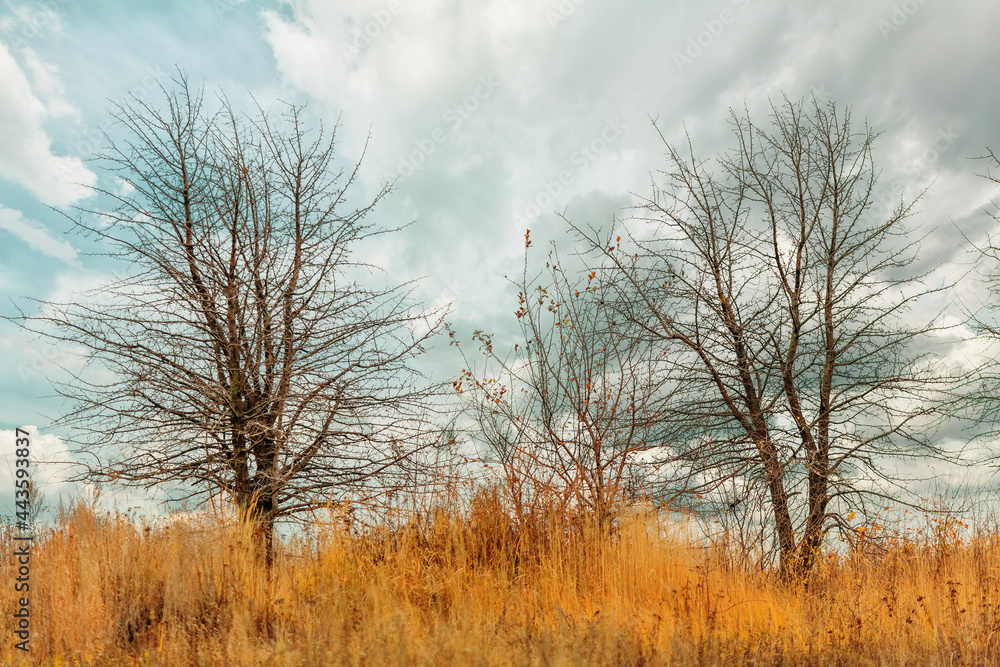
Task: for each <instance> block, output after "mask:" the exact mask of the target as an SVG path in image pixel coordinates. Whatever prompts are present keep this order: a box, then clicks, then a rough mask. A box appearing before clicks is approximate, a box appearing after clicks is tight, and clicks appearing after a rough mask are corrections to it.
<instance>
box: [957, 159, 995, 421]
mask: <svg viewBox="0 0 1000 667" xmlns="http://www.w3.org/2000/svg"><path fill="white" fill-rule="evenodd" d="M979 159H981V160H982V161H983V162H985V163H986V171H985V172H984V173H982V174H979V175H980V176H981V177H982V178H984V179H985V180H987V181H989V182H990V183H993V184H994V185H996V186H998V187H1000V157H998V156H997V154H996V153H995V152H994V151H993V149H990V148H988V149H987V151H986V155H984V156H982V157H981V158H979ZM991 205H992V208H988V209H986V213H987V215H989V216H990V217H991V218H992V219H993V220H994V221H995V222H997V223H998V224H1000V203H998V200H996V199H994V200H992V201H991ZM966 240H967V241H968V240H969V239H968V238H966ZM973 249H974V250H975V252H976V259H977V267H976V269H977V270H976V273H977V274H978V276H979V277H980V278H981V279H983V280H984V281H985V283H986V288H987V294H988V298H987V300H986V303H985V304H982V305H981V307H979V308H977V309H976V310H975V312H972V311H971V309H969V308H968V306H967V305H966V310H967V316H968V318H969V322H970V323H971V325H972V328H973V330H974V331H975V333H976V334H977V335H978V336H981V337H983V338H984V339H985V340H987V341H990V342H992V343H993V344H996V343H997V342H998V341H1000V320H998V318H997V313H998V312H1000V310H998V308H997V307H996V305H995V304H996V303H997V299H998V298H1000V236H998V235H997V229H993V230H992V231H991V232H990V233H988V234H987V237H986V241H985V243H983V244H981V245H976V244H973ZM975 375H976V377H975V379H974V380H973V382H972V383H971V386H972V387H973V389H972V391H971V393H970V392H966V393H965V399H966V401H965V403H964V405H965V406H966V407H968V408H971V409H972V411H973V414H972V415H971V416H972V420H973V423H974V429H975V431H976V432H977V433H976V437H979V438H984V437H995V436H996V435H998V434H1000V428H998V427H997V426H996V425H997V424H998V423H1000V398H998V397H1000V393H998V391H997V389H998V388H1000V368H998V365H997V364H996V363H987V364H984V365H983V366H982V367H980V368H977V369H975Z"/></svg>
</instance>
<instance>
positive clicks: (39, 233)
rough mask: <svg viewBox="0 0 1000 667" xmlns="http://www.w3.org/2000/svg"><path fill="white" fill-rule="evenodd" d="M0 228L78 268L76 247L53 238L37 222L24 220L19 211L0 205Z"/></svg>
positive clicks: (46, 253) (42, 251)
mask: <svg viewBox="0 0 1000 667" xmlns="http://www.w3.org/2000/svg"><path fill="white" fill-rule="evenodd" d="M0 229H2V230H5V231H7V232H9V233H11V234H13V235H14V236H16V237H17V238H19V239H21V240H22V241H24V242H25V243H27V244H28V245H29V246H31V247H32V248H34V249H35V250H37V251H38V252H40V253H42V254H44V255H48V256H49V257H55V258H56V259H61V260H62V261H64V262H66V263H67V264H69V265H70V266H73V267H76V268H80V267H81V265H80V262H79V260H78V259H77V256H76V254H77V253H76V248H74V247H73V246H72V245H70V244H69V243H68V242H66V241H64V240H62V239H59V238H55V237H53V236H52V234H51V233H50V232H49V231H48V230H47V229H45V228H44V227H42V226H41V225H39V224H38V223H35V222H32V221H30V220H26V219H25V218H24V217H23V216H22V215H21V212H20V211H15V210H14V209H9V208H4V207H2V206H0Z"/></svg>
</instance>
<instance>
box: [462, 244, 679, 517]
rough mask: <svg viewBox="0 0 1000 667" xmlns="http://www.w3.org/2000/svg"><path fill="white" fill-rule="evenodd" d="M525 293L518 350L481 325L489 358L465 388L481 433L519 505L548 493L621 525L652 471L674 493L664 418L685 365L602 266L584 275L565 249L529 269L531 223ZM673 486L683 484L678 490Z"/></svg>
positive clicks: (468, 376)
mask: <svg viewBox="0 0 1000 667" xmlns="http://www.w3.org/2000/svg"><path fill="white" fill-rule="evenodd" d="M525 246H526V247H525V263H524V272H523V274H522V276H521V278H520V280H518V281H513V284H514V286H515V287H516V289H517V290H518V297H517V298H518V303H517V310H516V311H515V313H514V314H515V316H516V317H517V321H518V325H519V329H520V336H519V337H518V341H519V342H517V343H515V344H514V345H513V349H511V350H510V351H509V353H504V354H501V353H500V352H499V351H498V350H496V349H494V342H493V338H492V336H491V335H489V334H487V333H485V332H482V331H477V332H476V333H475V334H474V339H475V340H477V341H478V342H479V343H480V350H481V352H482V353H483V355H484V363H483V364H481V365H479V368H478V369H475V368H473V364H469V362H468V361H467V362H466V363H467V364H469V368H467V369H465V370H464V372H463V376H462V378H461V379H460V380H458V381H456V383H455V387H456V388H457V389H458V390H459V391H462V392H468V394H469V401H468V405H469V406H471V408H472V410H473V415H474V417H475V422H476V425H477V431H476V436H477V437H478V438H480V439H482V440H483V442H484V444H485V445H486V446H487V447H488V450H489V451H490V452H491V453H492V455H493V456H494V457H495V458H496V460H497V462H498V463H499V464H500V467H501V471H502V474H503V480H504V484H505V487H506V491H507V492H508V494H509V496H510V498H511V500H512V502H513V504H514V510H515V514H516V515H517V516H519V517H522V516H524V515H525V514H526V513H528V512H529V511H530V510H529V508H530V507H531V505H532V503H533V502H535V501H537V500H540V499H541V498H542V497H543V496H546V497H547V498H548V499H549V500H552V501H554V502H555V503H556V506H557V507H559V508H561V509H562V510H566V509H575V510H577V511H581V512H583V513H585V514H586V515H587V516H589V517H591V518H592V519H593V520H594V522H595V523H596V524H597V525H598V526H599V527H601V528H602V529H604V530H607V529H610V528H611V526H612V520H613V518H614V516H615V514H616V512H617V511H618V510H619V509H620V508H621V507H622V506H623V504H624V503H626V502H628V501H632V500H638V499H639V498H640V497H642V496H644V495H645V494H646V493H647V492H648V491H649V490H650V485H649V482H650V480H651V479H654V478H656V479H662V480H667V479H669V480H670V481H672V482H673V483H674V485H673V486H668V484H667V483H666V481H664V482H663V483H661V484H660V485H659V494H660V497H659V498H658V500H660V501H663V502H669V501H672V500H674V498H675V496H676V492H677V490H678V489H683V488H684V483H683V482H682V481H681V482H678V480H677V479H676V477H677V475H676V473H677V471H676V470H674V468H673V467H672V466H673V463H674V461H673V460H672V457H671V456H670V452H671V450H670V449H668V448H666V447H664V442H665V441H669V440H671V437H670V436H669V435H668V434H667V433H666V432H665V431H664V424H663V422H662V421H661V420H660V417H661V415H662V413H663V411H664V410H665V405H666V404H667V402H668V401H669V400H670V390H669V386H670V385H669V383H668V382H666V380H667V378H669V377H671V372H672V370H673V369H671V368H669V364H670V360H669V359H667V358H664V357H663V356H662V355H661V354H660V352H659V351H658V350H657V349H656V348H655V346H654V345H652V344H651V343H650V342H649V341H648V340H645V339H644V338H642V337H640V336H637V335H636V334H637V333H641V332H639V331H637V330H636V329H635V328H634V327H630V326H629V325H630V323H629V322H627V321H625V320H616V316H615V312H614V289H613V288H612V287H611V286H609V285H608V284H606V283H604V282H601V281H599V280H595V279H594V278H595V274H594V273H593V272H591V273H590V275H589V276H586V277H583V276H580V277H575V276H574V274H573V272H572V271H570V272H567V270H566V269H565V268H564V267H563V265H562V263H561V261H560V258H559V256H558V253H557V252H556V250H555V249H554V248H553V250H552V251H551V252H550V253H549V254H548V257H547V259H548V261H547V262H546V265H545V270H544V271H542V272H539V273H537V274H534V275H530V274H529V269H528V265H529V262H528V253H529V252H531V251H530V250H529V248H530V246H531V240H530V230H529V232H526V234H525ZM671 491H673V493H671Z"/></svg>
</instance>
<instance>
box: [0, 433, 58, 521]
mask: <svg viewBox="0 0 1000 667" xmlns="http://www.w3.org/2000/svg"><path fill="white" fill-rule="evenodd" d="M22 428H23V429H24V431H21V432H20V433H17V432H16V431H0V456H2V459H3V460H2V462H0V467H2V470H0V499H2V500H0V502H8V503H10V505H9V506H8V507H0V514H13V513H14V505H13V498H14V490H15V487H14V480H15V475H16V470H17V466H16V459H17V458H18V457H17V448H18V447H19V445H17V444H16V439H17V438H20V437H25V436H24V433H25V431H27V434H28V435H27V438H28V444H29V446H28V451H29V456H28V461H30V464H29V468H28V469H29V471H30V472H31V477H32V479H33V480H34V482H35V484H36V485H37V488H38V489H39V490H40V491H41V492H42V493H43V494H44V496H45V499H46V503H50V502H56V501H57V499H58V497H59V496H60V495H63V496H65V497H67V498H68V497H71V496H73V495H74V494H75V492H76V490H77V489H76V485H75V484H73V483H71V482H68V481H67V475H68V474H71V472H72V466H73V465H74V463H75V459H74V458H73V456H72V455H71V454H70V451H69V448H68V447H67V446H66V443H65V442H63V440H62V438H60V437H58V436H56V435H52V434H50V433H45V434H42V433H39V431H38V427H37V426H24V427H22Z"/></svg>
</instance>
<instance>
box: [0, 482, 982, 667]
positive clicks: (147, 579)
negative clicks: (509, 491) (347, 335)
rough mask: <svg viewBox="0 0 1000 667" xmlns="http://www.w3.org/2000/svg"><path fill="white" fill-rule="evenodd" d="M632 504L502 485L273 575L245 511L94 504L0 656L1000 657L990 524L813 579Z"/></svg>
mask: <svg viewBox="0 0 1000 667" xmlns="http://www.w3.org/2000/svg"><path fill="white" fill-rule="evenodd" d="M686 534H687V533H686V531H685V530H684V529H683V522H682V521H678V520H674V519H671V518H669V517H665V516H664V515H663V514H662V513H659V514H657V513H653V512H651V511H647V510H642V509H635V510H634V511H632V512H631V513H629V514H628V515H627V516H624V517H623V518H622V519H621V521H620V525H619V526H618V530H617V531H616V532H615V534H613V535H610V536H609V535H607V534H606V533H604V532H600V531H598V530H596V529H595V528H594V527H592V526H589V525H588V524H587V523H586V522H585V521H581V520H577V519H574V518H573V517H567V516H559V515H556V514H554V513H551V512H549V513H538V514H536V515H533V516H532V517H531V520H530V521H524V522H523V523H522V524H521V525H520V526H519V527H515V526H514V525H513V524H512V522H511V520H510V517H509V516H508V514H507V513H506V512H505V511H504V509H503V505H502V503H501V501H500V499H499V497H498V495H497V494H496V493H495V492H493V491H489V490H484V491H482V492H480V493H479V494H478V495H477V496H476V498H475V500H474V501H473V502H472V503H471V504H469V505H468V506H467V509H466V510H464V511H462V512H436V513H434V512H432V513H426V514H424V515H421V516H419V517H413V518H412V519H410V520H407V521H400V522H398V523H397V524H395V525H392V526H389V525H386V526H384V527H382V528H377V529H369V530H359V529H356V528H355V529H349V528H348V527H347V524H346V523H345V522H343V521H339V520H336V519H332V520H330V521H326V522H319V523H317V524H316V525H314V526H313V534H312V535H311V536H310V537H301V538H296V539H288V540H283V541H282V542H281V544H280V545H279V547H278V552H277V558H276V564H275V567H274V570H273V573H272V574H271V576H270V577H268V576H267V574H266V573H265V572H264V571H262V570H261V568H260V567H258V566H257V565H256V564H255V561H254V557H253V555H252V553H251V551H250V550H249V549H248V548H247V539H248V533H247V532H246V531H245V530H244V529H241V528H240V526H239V524H238V523H237V522H234V521H232V520H228V519H225V518H211V517H209V516H203V517H200V518H191V519H188V520H184V521H175V522H173V523H172V524H163V525H157V526H147V527H142V526H140V525H137V524H136V523H135V522H133V521H131V520H129V519H128V518H126V517H124V516H120V515H118V516H115V515H108V514H102V513H100V512H98V511H95V509H94V508H93V507H92V506H91V505H88V504H86V503H78V504H76V505H74V506H72V507H71V508H70V509H68V510H66V511H64V512H63V513H62V517H61V519H60V520H59V522H58V524H57V525H56V526H55V527H54V528H51V529H49V530H47V531H45V532H44V534H42V535H41V536H40V538H39V540H38V542H37V544H36V545H35V547H34V548H33V554H32V560H31V602H30V607H31V610H32V622H31V644H30V645H31V652H30V654H25V653H23V652H21V651H17V650H15V649H14V642H15V641H16V639H15V638H14V635H13V634H12V630H13V624H12V622H11V619H12V614H13V612H14V610H15V609H16V608H17V597H18V596H19V594H18V593H15V591H14V579H15V576H16V574H15V569H16V565H15V563H14V559H13V557H12V555H11V554H12V553H13V550H14V546H13V543H12V534H11V532H10V530H9V529H7V530H6V531H5V532H4V533H3V535H2V536H0V538H2V545H0V547H2V554H3V555H2V576H0V581H3V582H7V583H3V584H2V585H0V586H2V588H0V591H2V593H0V597H2V603H3V608H4V610H5V616H6V618H7V619H8V621H7V623H8V626H9V627H10V630H9V631H8V632H5V633H4V635H3V636H4V638H5V639H4V642H3V645H2V649H0V655H2V662H3V664H6V665H29V664H31V665H37V664H45V665H101V666H104V665H108V666H110V665H169V666H180V665H395V664H400V665H402V664H405V665H618V664H624V665H632V664H635V665H718V664H753V665H866V664H887V665H975V664H983V665H985V664H1000V535H997V534H982V533H980V534H975V533H974V532H972V533H970V535H967V536H964V537H963V536H961V535H958V534H957V533H950V534H944V533H942V532H940V531H939V532H938V533H936V534H934V535H932V536H931V537H932V538H933V539H928V540H921V541H910V540H904V539H898V538H897V539H893V540H890V541H887V542H884V543H883V544H882V546H881V548H874V547H875V545H874V543H873V544H871V545H870V546H872V548H866V549H855V550H852V551H850V552H845V553H843V554H834V553H828V554H824V555H823V556H822V558H821V559H820V562H819V563H818V565H817V566H816V568H815V571H814V572H813V573H812V575H811V576H810V577H809V578H808V580H806V581H800V582H788V581H783V580H781V579H779V578H778V577H777V576H775V574H773V573H771V572H768V571H763V570H761V569H759V568H754V567H747V566H736V565H735V563H738V562H744V561H745V559H742V558H741V556H742V554H736V553H732V551H731V549H730V548H728V547H727V546H726V544H725V542H724V541H723V542H719V543H717V544H715V545H714V546H708V547H706V546H705V545H704V544H703V543H699V542H696V541H695V540H693V539H692V538H690V537H686Z"/></svg>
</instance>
